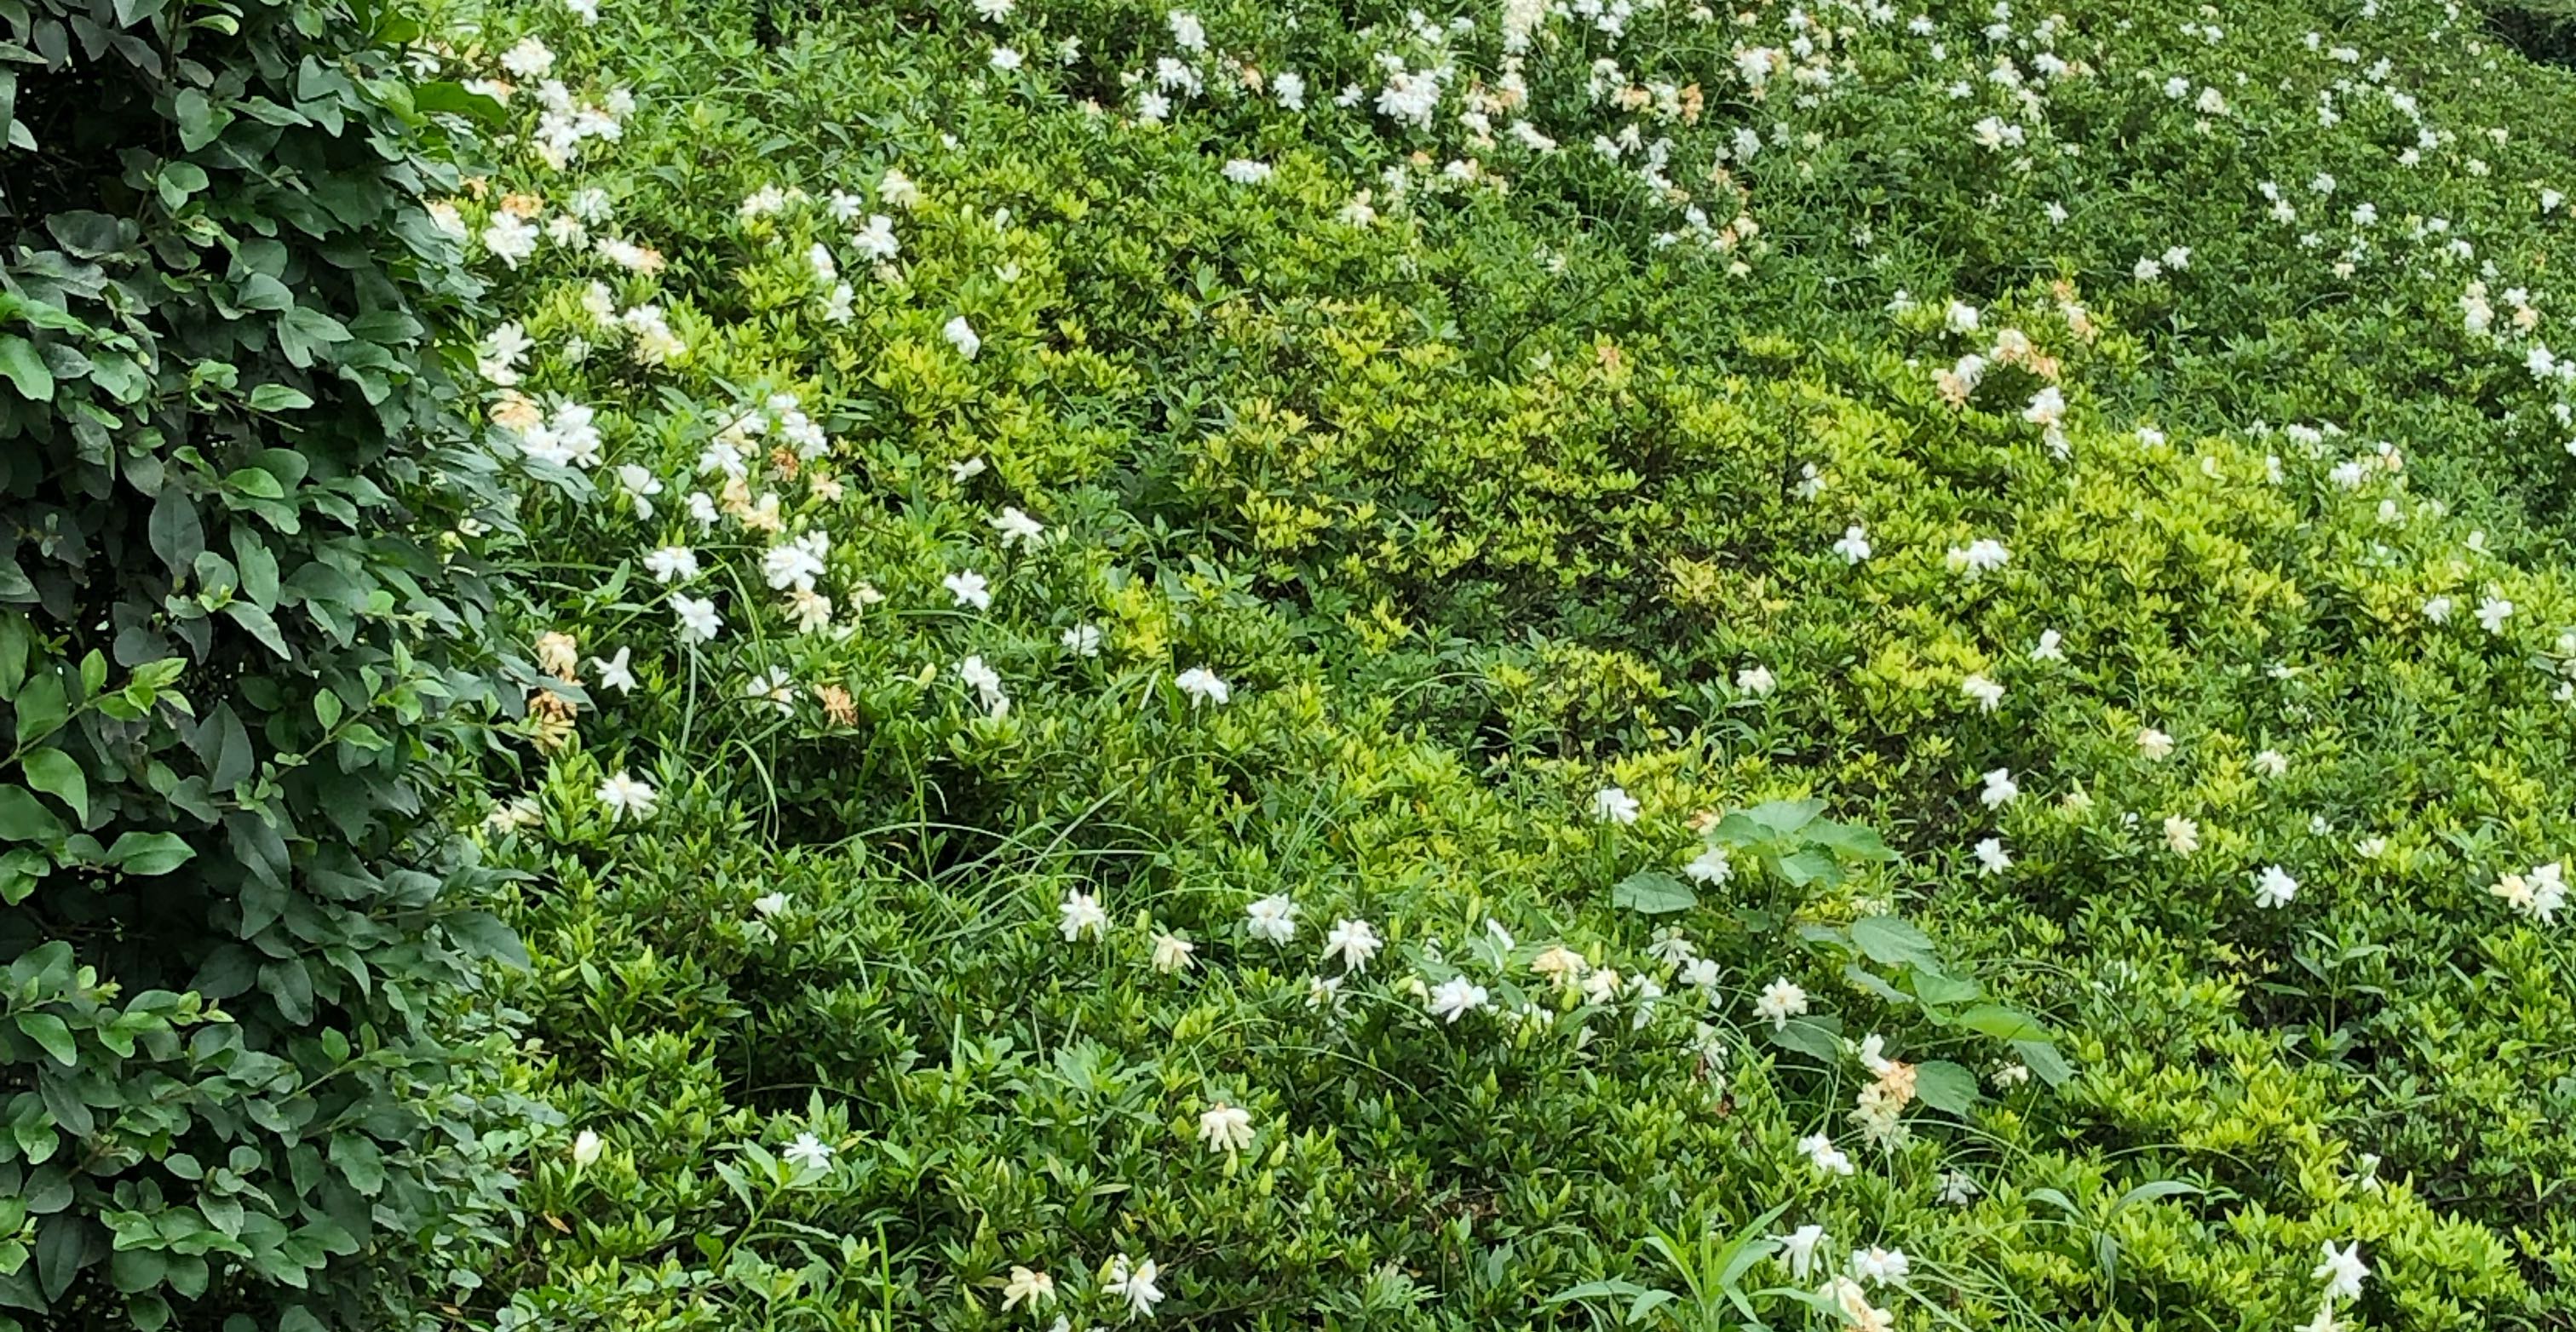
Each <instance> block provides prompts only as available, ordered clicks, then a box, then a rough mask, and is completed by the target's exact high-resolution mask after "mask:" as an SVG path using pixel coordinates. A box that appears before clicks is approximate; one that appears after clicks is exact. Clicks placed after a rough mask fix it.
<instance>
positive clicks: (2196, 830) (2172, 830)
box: [2165, 814, 2200, 856]
mask: <svg viewBox="0 0 2576 1332" xmlns="http://www.w3.org/2000/svg"><path fill="white" fill-rule="evenodd" d="M2165 849H2166V850H2168V851H2171V852H2173V853H2174V854H2175V855H2178V856H2187V855H2190V854H2191V853H2192V852H2194V851H2197V850H2199V849H2200V825H2199V824H2197V823H2194V822H2192V821H2191V820H2189V819H2186V818H2184V817H2183V816H2181V815H2180V814H2168V815H2166V816H2165Z"/></svg>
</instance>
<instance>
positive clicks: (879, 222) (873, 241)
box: [850, 213, 973, 360]
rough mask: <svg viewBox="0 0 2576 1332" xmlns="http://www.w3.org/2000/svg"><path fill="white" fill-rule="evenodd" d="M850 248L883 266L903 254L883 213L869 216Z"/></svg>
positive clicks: (854, 235)
mask: <svg viewBox="0 0 2576 1332" xmlns="http://www.w3.org/2000/svg"><path fill="white" fill-rule="evenodd" d="M850 248H851V249H853V250H856V251H858V252H859V257H861V258H863V259H872V260H875V261H876V262H878V263H881V264H883V263H891V262H893V261H894V257H895V256H896V255H899V254H901V253H903V242H902V241H900V240H898V239H896V238H895V234H894V219H893V218H890V217H888V216H886V215H885V214H883V213H875V214H871V215H870V216H869V218H868V224H867V225H866V226H864V227H861V228H860V229H859V230H858V231H857V232H856V233H855V234H853V235H852V236H851V237H850ZM965 322H966V321H965V320H963V319H960V320H957V321H956V324H958V325H962V324H964V323H965ZM953 326H954V325H952V327H953ZM955 340H956V339H955V335H954V334H951V335H950V341H955ZM961 350H962V349H961ZM972 358H973V353H971V352H969V353H968V359H970V360H971V359H972Z"/></svg>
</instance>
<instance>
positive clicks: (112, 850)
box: [107, 832, 197, 877]
mask: <svg viewBox="0 0 2576 1332" xmlns="http://www.w3.org/2000/svg"><path fill="white" fill-rule="evenodd" d="M196 854H197V849H196V848H195V847H193V846H190V845H188V843H187V842H186V841H185V840H183V839H181V838H180V836H179V835H178V834H177V833H166V832H157V833H147V832H127V833H119V834H117V837H116V844H115V845H113V846H111V847H109V848H108V849H107V863H108V864H110V865H113V866H115V867H116V868H117V869H118V870H120V871H122V872H124V873H127V874H133V875H138V876H143V877H149V876H152V875H156V874H167V873H169V872H170V871H172V870H174V869H177V868H179V867H180V866H181V865H185V864H187V863H188V861H189V859H190V858H191V857H194V856H195V855H196Z"/></svg>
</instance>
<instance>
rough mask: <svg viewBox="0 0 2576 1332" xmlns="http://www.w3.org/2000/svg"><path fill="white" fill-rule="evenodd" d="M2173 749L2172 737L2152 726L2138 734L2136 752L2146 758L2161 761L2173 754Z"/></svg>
mask: <svg viewBox="0 0 2576 1332" xmlns="http://www.w3.org/2000/svg"><path fill="white" fill-rule="evenodd" d="M2173 748H2174V741H2173V737H2172V736H2169V735H2167V734H2165V733H2164V732H2162V731H2159V730H2157V729H2156V728H2154V727H2152V726H2149V727H2146V728H2144V729H2143V730H2140V731H2139V732H2138V752H2139V753H2141V754H2144V755H2146V756H2147V757H2148V758H2151V759H2161V758H2163V757H2165V756H2166V755H2168V754H2171V753H2173Z"/></svg>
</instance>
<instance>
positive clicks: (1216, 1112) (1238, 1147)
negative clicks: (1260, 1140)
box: [1199, 1101, 1252, 1153]
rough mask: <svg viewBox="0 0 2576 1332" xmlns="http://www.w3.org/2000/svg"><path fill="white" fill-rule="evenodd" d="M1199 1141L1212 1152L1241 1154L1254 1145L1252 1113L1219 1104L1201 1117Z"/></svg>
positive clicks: (1211, 1107)
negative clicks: (1240, 1152)
mask: <svg viewBox="0 0 2576 1332" xmlns="http://www.w3.org/2000/svg"><path fill="white" fill-rule="evenodd" d="M1199 1141H1201V1142H1204V1143H1206V1144H1207V1146H1208V1150H1209V1151H1211V1152H1227V1153H1232V1152H1239V1151H1242V1150H1243V1149H1244V1148H1246V1147H1250V1146H1251V1145H1252V1112H1250V1111H1248V1110H1246V1109H1244V1108H1243V1107H1242V1106H1239V1105H1227V1104H1226V1103H1225V1102H1223V1101H1219V1102H1217V1103H1216V1104H1215V1105H1212V1106H1210V1107H1208V1109H1207V1110H1206V1111H1205V1112H1204V1113H1202V1114H1201V1115H1200V1116H1199Z"/></svg>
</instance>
